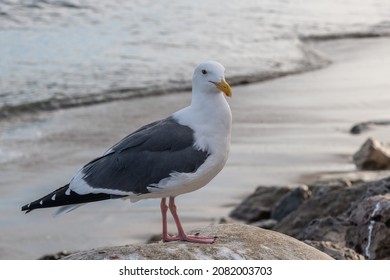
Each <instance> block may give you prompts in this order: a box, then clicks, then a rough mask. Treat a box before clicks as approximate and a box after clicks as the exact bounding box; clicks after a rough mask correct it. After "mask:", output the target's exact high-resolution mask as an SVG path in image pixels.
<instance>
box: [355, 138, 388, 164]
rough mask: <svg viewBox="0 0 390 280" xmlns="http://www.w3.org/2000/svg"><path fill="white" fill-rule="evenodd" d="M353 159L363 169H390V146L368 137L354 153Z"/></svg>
mask: <svg viewBox="0 0 390 280" xmlns="http://www.w3.org/2000/svg"><path fill="white" fill-rule="evenodd" d="M353 161H354V163H355V165H356V167H357V168H358V169H361V170H385V169H390V146H389V145H386V144H384V143H381V142H379V141H377V140H374V139H372V138H368V139H367V140H366V142H364V144H363V145H362V147H361V148H360V150H359V151H357V152H356V153H355V154H354V155H353Z"/></svg>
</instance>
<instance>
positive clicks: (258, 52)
mask: <svg viewBox="0 0 390 280" xmlns="http://www.w3.org/2000/svg"><path fill="white" fill-rule="evenodd" d="M389 20H390V2H389V1H387V0H361V1H359V4H356V1H354V0H327V1H310V0H298V1H297V0H294V1H288V0H264V1H257V0H248V1H239V0H232V1H223V0H216V1H212V2H210V1H206V0H200V1H182V0H172V1H169V2H168V1H151V0H149V1H147V0H138V1H119V0H84V1H81V0H0V115H1V116H3V117H4V116H9V115H14V114H18V113H19V112H21V111H32V110H42V109H55V108H58V107H71V106H78V105H83V104H90V103H96V102H104V101H108V100H113V99H121V98H128V97H129V96H134V95H140V94H156V93H163V92H165V91H171V90H175V89H176V90H182V89H185V88H188V87H189V85H190V79H191V75H192V71H193V68H194V66H195V65H196V64H197V63H199V62H202V61H205V60H209V59H214V60H218V61H220V62H222V63H223V64H224V65H225V66H226V67H227V69H228V72H227V77H228V79H229V80H230V81H231V82H232V83H233V84H234V83H239V82H243V81H253V80H259V79H264V78H267V77H275V76H279V75H282V74H283V73H291V72H297V71H302V70H306V69H311V68H313V67H317V66H321V65H323V64H324V63H325V61H324V60H323V59H322V58H321V57H320V56H318V55H317V54H316V53H315V52H313V50H312V49H310V48H308V47H307V45H306V44H305V43H304V42H303V41H302V40H300V39H299V38H302V37H304V38H307V37H314V38H331V37H344V36H350V35H353V34H355V35H356V34H364V35H375V34H388V33H389V30H390V21H389Z"/></svg>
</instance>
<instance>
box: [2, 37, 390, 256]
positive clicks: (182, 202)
mask: <svg viewBox="0 0 390 280" xmlns="http://www.w3.org/2000/svg"><path fill="white" fill-rule="evenodd" d="M313 44H314V47H315V48H317V49H318V50H319V51H321V52H322V53H323V54H324V56H326V57H327V58H329V59H330V60H331V61H332V64H330V65H329V66H327V67H325V68H322V69H319V70H316V71H312V72H306V73H303V74H299V75H292V76H287V77H283V78H279V79H275V80H269V81H266V82H262V83H256V84H249V85H244V86H236V87H233V98H231V99H229V100H228V101H229V104H230V105H231V109H232V112H233V134H232V146H231V153H230V157H229V160H228V163H227V165H226V167H225V168H224V170H223V171H222V172H221V173H220V174H219V175H218V176H217V177H216V178H215V179H214V180H213V181H212V182H211V183H210V184H209V185H207V186H206V187H205V188H203V189H201V190H199V191H197V192H194V193H191V194H188V195H185V196H182V197H179V198H178V199H177V204H178V207H179V209H180V213H181V215H182V220H183V224H184V226H185V228H186V229H191V228H194V227H196V226H202V225H207V224H210V223H215V222H218V220H219V219H220V218H222V217H227V216H228V215H229V212H230V211H231V209H232V207H233V206H234V205H236V204H237V203H239V202H240V201H241V199H242V198H243V197H245V196H246V195H248V194H249V193H251V192H252V191H253V189H254V188H255V187H256V186H258V185H286V184H299V183H307V181H306V180H307V178H308V177H310V176H312V175H313V174H318V173H323V172H340V171H341V172H342V171H350V170H354V169H355V167H354V165H353V164H352V162H351V155H352V154H353V153H354V152H355V151H356V150H357V149H358V148H359V147H360V145H361V144H362V143H363V142H364V141H365V140H366V138H367V137H369V136H371V137H374V138H377V139H379V140H381V141H385V142H386V141H387V142H388V141H389V139H390V130H389V129H388V128H386V127H377V128H375V129H373V130H370V131H369V132H366V133H363V134H361V135H351V134H350V133H349V129H350V128H351V126H352V125H354V124H355V123H358V122H362V121H368V120H382V119H387V120H388V119H390V116H389V104H390V94H389V88H390V79H389V74H388V73H390V57H389V56H388V50H389V49H390V38H376V39H344V40H333V41H325V42H321V43H313ZM222 62H223V61H222ZM228 71H229V69H227V74H228ZM190 98H191V96H190V93H189V92H179V93H175V94H169V95H162V96H155V97H145V98H139V99H130V100H126V101H117V102H111V103H106V104H100V105H94V106H88V107H79V108H74V109H67V110H58V111H53V112H46V113H40V114H35V115H29V116H23V117H20V118H18V119H12V120H11V121H7V122H5V121H3V122H2V123H0V153H2V154H4V155H5V157H6V158H7V160H6V161H4V162H0V170H1V176H0V212H1V216H0V228H1V235H0V259H35V258H38V257H40V256H41V255H43V254H47V253H55V252H57V251H61V250H70V251H75V250H82V249H89V248H94V247H100V246H110V245H123V244H128V243H142V242H145V241H146V240H147V239H148V238H149V237H150V236H151V235H153V234H156V233H159V232H160V223H161V221H160V212H159V201H158V200H146V201H141V202H138V203H135V204H130V203H129V202H128V201H121V200H113V201H105V202H101V203H94V204H89V205H87V206H83V207H81V208H79V209H77V210H76V211H74V212H71V213H69V214H67V215H64V216H61V217H57V218H53V217H52V216H51V213H53V212H54V210H51V209H47V210H37V211H34V212H32V213H30V214H28V215H24V214H23V213H22V212H21V211H20V207H21V206H22V205H24V204H25V203H28V202H30V201H32V200H34V199H36V198H38V197H41V196H42V195H45V194H47V193H48V192H50V191H52V190H54V189H55V188H58V187H60V186H62V185H64V184H66V183H67V182H68V181H69V180H70V179H71V177H72V176H73V174H74V173H75V172H76V171H77V170H78V168H80V167H81V166H82V165H83V164H84V163H86V162H88V161H89V160H91V159H93V158H95V157H97V156H99V155H100V154H102V153H103V152H104V151H105V150H106V149H107V148H108V147H110V146H111V145H112V144H114V143H115V142H117V141H118V140H120V139H121V138H122V137H124V136H126V135H127V134H128V133H130V132H132V131H133V130H135V129H136V128H138V127H139V126H141V125H144V124H146V123H149V122H151V121H153V120H156V119H161V118H164V117H166V116H168V115H170V114H171V113H173V112H175V111H176V110H177V109H179V108H182V107H183V106H186V105H187V104H188V103H189V102H190ZM170 225H171V229H172V231H173V230H174V226H173V224H172V223H171V224H170Z"/></svg>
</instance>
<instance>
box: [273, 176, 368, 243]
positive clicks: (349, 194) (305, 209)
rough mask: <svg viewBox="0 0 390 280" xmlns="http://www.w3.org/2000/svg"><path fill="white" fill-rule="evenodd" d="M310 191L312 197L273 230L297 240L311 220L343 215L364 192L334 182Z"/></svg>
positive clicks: (358, 188) (314, 186) (315, 187)
mask: <svg viewBox="0 0 390 280" xmlns="http://www.w3.org/2000/svg"><path fill="white" fill-rule="evenodd" d="M310 190H311V192H312V196H311V197H310V198H309V199H307V200H306V201H304V202H303V203H302V204H301V205H300V206H299V207H298V208H297V209H296V210H295V211H293V212H291V213H290V214H288V215H287V216H286V217H284V218H283V219H282V220H281V221H280V223H279V224H278V225H276V226H275V227H274V228H273V230H276V231H279V232H282V233H285V234H287V235H290V236H293V237H295V238H298V236H299V234H300V233H301V232H302V231H303V230H304V229H305V228H306V227H307V226H308V225H309V224H310V223H311V222H312V221H313V220H315V219H320V218H324V217H328V216H330V217H337V216H339V215H341V214H343V213H344V212H345V211H346V210H348V209H349V207H350V206H351V203H352V202H354V201H355V200H357V199H359V198H360V197H361V196H362V195H363V193H364V191H365V190H364V189H362V188H360V187H358V186H352V187H348V186H347V187H346V185H345V184H344V183H340V184H339V185H337V184H335V182H333V183H331V184H329V185H326V184H319V185H312V186H310ZM324 234H326V233H324Z"/></svg>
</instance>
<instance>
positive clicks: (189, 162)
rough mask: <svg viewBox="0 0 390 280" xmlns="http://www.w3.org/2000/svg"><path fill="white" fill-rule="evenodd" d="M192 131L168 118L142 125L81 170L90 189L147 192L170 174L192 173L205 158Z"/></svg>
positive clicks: (205, 155)
mask: <svg viewBox="0 0 390 280" xmlns="http://www.w3.org/2000/svg"><path fill="white" fill-rule="evenodd" d="M193 144H194V132H193V130H192V129H191V128H189V127H188V126H183V125H180V124H179V123H177V122H176V121H175V120H174V119H173V118H172V117H169V118H167V119H164V120H161V121H157V122H154V123H151V124H149V125H146V126H144V127H142V128H140V129H138V130H137V131H135V132H133V133H132V134H130V135H128V136H127V137H125V138H124V139H123V140H122V141H120V142H119V143H117V144H116V145H114V146H113V147H112V148H111V149H109V150H108V151H107V152H106V153H105V154H104V155H103V156H102V157H100V158H97V159H95V160H93V161H91V162H90V163H88V164H87V165H85V166H84V167H83V169H82V172H83V174H84V176H83V179H84V181H85V182H86V183H87V184H88V185H89V186H90V187H92V188H102V189H112V190H120V191H125V192H133V193H137V194H142V193H148V192H149V191H148V189H147V187H148V186H149V185H151V184H157V183H158V182H159V181H160V180H162V179H164V178H167V177H169V176H170V174H171V173H172V172H179V173H181V172H184V173H191V172H195V171H196V170H197V169H198V167H199V166H200V165H202V164H203V163H204V162H205V160H206V159H207V157H208V153H207V151H201V150H198V149H196V148H195V147H194V145H193Z"/></svg>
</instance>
